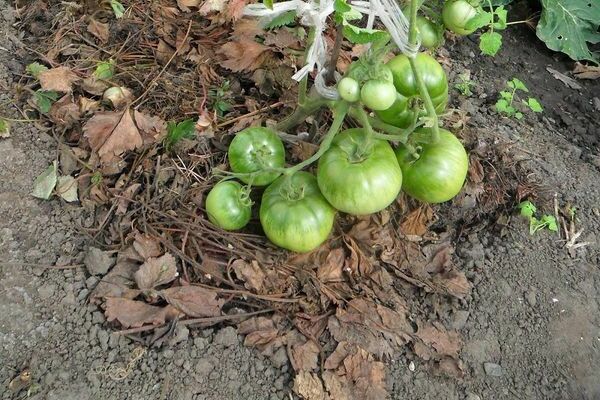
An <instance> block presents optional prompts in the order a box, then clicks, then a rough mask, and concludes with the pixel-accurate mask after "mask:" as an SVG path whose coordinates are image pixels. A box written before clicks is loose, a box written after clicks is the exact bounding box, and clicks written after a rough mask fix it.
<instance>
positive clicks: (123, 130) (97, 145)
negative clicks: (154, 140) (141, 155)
mask: <svg viewBox="0 0 600 400" xmlns="http://www.w3.org/2000/svg"><path fill="white" fill-rule="evenodd" d="M83 132H84V136H85V137H87V138H88V140H89V142H90V146H91V147H92V150H94V151H95V152H97V153H98V155H99V156H100V160H101V161H102V162H103V163H109V162H112V161H114V160H115V159H116V157H117V156H119V155H121V154H123V153H124V152H126V151H128V150H134V149H136V148H138V147H141V146H142V144H143V140H142V137H141V136H140V133H139V131H138V128H137V127H136V126H135V123H134V122H133V118H132V117H131V112H130V111H129V110H125V111H124V112H102V113H96V114H95V115H94V116H93V117H92V118H91V119H90V120H89V121H87V122H86V124H85V125H84V127H83Z"/></svg>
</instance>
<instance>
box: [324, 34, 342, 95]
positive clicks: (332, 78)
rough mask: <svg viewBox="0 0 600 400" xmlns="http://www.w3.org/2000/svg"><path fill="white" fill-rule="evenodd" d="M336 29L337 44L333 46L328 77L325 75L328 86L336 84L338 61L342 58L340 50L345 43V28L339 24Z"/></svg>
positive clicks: (328, 65)
mask: <svg viewBox="0 0 600 400" xmlns="http://www.w3.org/2000/svg"><path fill="white" fill-rule="evenodd" d="M335 29H336V33H335V43H334V45H333V50H332V51H331V58H330V59H329V63H328V64H327V75H325V83H327V84H328V85H332V84H334V83H335V70H336V66H337V60H338V58H339V57H340V50H341V49H342V42H343V41H344V27H343V26H342V25H341V24H337V25H336V27H335Z"/></svg>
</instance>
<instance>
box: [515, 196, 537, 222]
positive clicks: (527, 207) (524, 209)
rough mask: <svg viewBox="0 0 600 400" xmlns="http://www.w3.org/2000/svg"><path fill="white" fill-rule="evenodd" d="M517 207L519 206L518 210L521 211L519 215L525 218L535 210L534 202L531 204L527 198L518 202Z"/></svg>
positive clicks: (529, 216) (530, 215) (531, 215)
mask: <svg viewBox="0 0 600 400" xmlns="http://www.w3.org/2000/svg"><path fill="white" fill-rule="evenodd" d="M517 208H519V210H520V211H521V215H522V216H524V217H527V218H531V217H533V215H534V214H535V212H536V211H537V208H536V207H535V204H533V203H532V202H530V201H529V200H526V201H522V202H521V203H519V205H518V206H517Z"/></svg>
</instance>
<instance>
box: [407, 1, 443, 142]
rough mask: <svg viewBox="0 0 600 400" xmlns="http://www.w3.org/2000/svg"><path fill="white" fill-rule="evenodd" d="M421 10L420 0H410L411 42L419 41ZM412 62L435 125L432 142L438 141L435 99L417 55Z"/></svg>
mask: <svg viewBox="0 0 600 400" xmlns="http://www.w3.org/2000/svg"><path fill="white" fill-rule="evenodd" d="M418 10H419V0H411V2H410V28H409V31H408V40H409V42H410V43H411V44H416V43H417V11H418ZM408 60H409V62H410V67H411V69H412V71H413V74H414V76H415V80H416V81H417V86H418V88H419V94H420V95H421V98H422V99H423V102H424V103H425V109H426V110H427V114H428V116H429V118H431V121H432V122H433V126H432V129H431V133H432V137H431V142H432V143H436V142H437V141H438V140H439V139H440V127H439V121H438V116H437V113H436V111H435V107H434V105H433V101H431V96H429V91H428V90H427V86H426V85H425V81H424V80H423V75H422V74H421V71H420V70H419V68H417V63H416V59H415V57H408Z"/></svg>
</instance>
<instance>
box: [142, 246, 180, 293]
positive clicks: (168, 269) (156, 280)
mask: <svg viewBox="0 0 600 400" xmlns="http://www.w3.org/2000/svg"><path fill="white" fill-rule="evenodd" d="M177 276H178V273H177V265H176V263H175V257H173V256H172V255H171V254H169V253H165V254H164V255H163V256H161V257H158V258H154V257H152V258H149V259H148V260H147V261H146V262H145V263H144V264H142V266H141V267H140V269H139V270H138V271H137V272H136V273H135V282H136V283H137V285H138V288H140V289H142V290H148V289H153V288H155V287H157V286H160V285H164V284H167V283H169V282H172V281H173V280H175V278H177Z"/></svg>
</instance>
